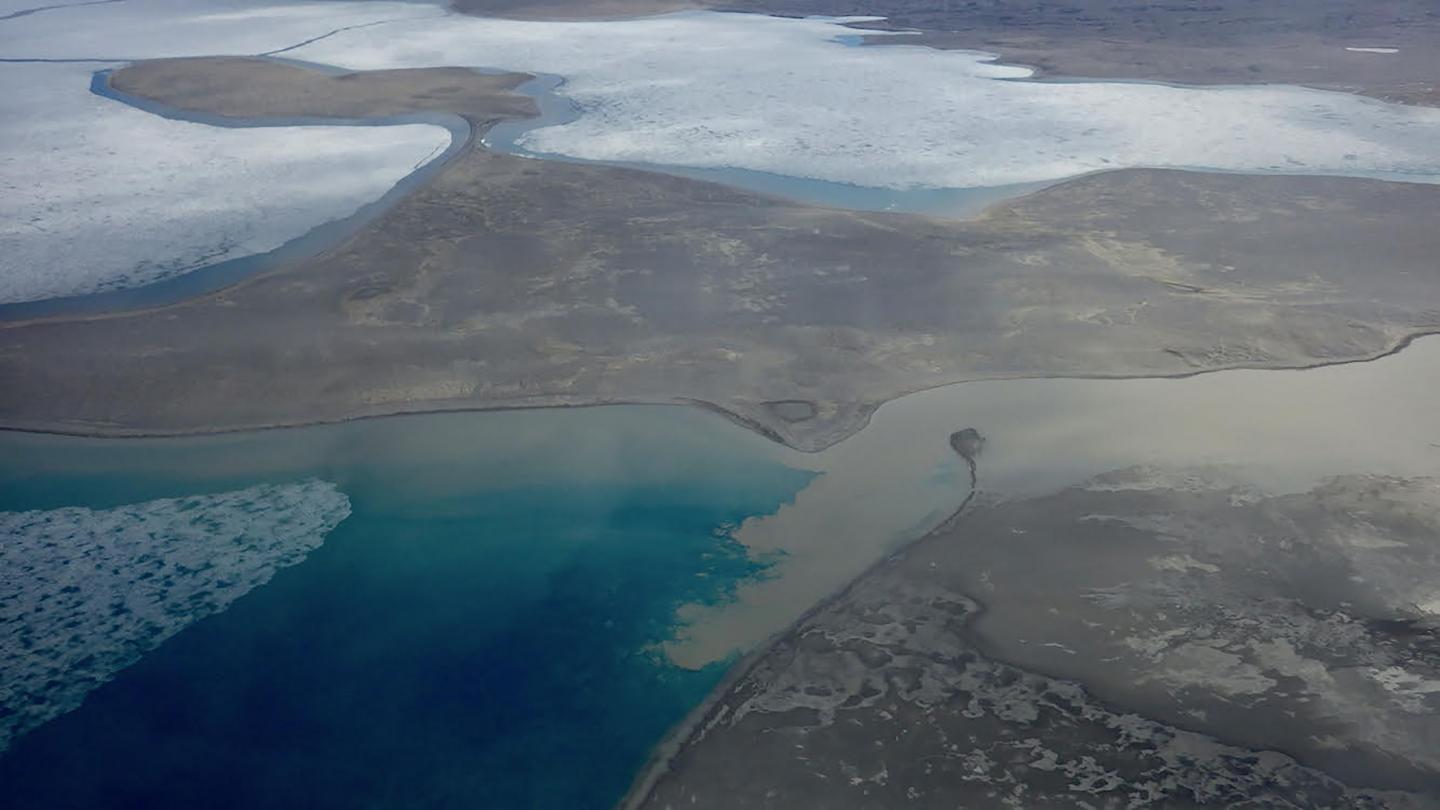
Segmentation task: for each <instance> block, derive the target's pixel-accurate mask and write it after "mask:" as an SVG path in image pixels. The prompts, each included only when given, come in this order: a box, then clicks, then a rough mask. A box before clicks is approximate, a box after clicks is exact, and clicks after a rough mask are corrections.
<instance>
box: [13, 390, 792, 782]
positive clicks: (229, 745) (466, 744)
mask: <svg viewBox="0 0 1440 810" xmlns="http://www.w3.org/2000/svg"><path fill="white" fill-rule="evenodd" d="M781 455H782V453H781V451H779V450H778V449H777V448H772V447H770V446H769V445H768V444H767V443H766V442H765V441H764V440H762V439H759V438H758V437H755V436H752V435H750V434H748V432H746V431H743V430H742V429H740V428H738V427H736V426H733V425H730V424H728V423H726V422H725V421H723V420H721V419H719V418H717V417H714V416H711V415H708V414H703V413H700V412H698V411H694V410H691V409H685V408H664V407H616V408H592V409H581V410H566V411H529V412H508V413H489V414H450V415H440V416H422V417H400V418H393V419H384V420H374V421H368V422H358V423H351V424H347V425H336V426H327V427H316V428H306V429H301V430H287V431H270V432H263V433H255V434H240V435H234V436H221V437H210V438H200V439H183V440H120V441H114V440H111V441H99V440H83V439H66V438H56V437H42V436H33V435H20V434H11V435H8V436H0V510H5V511H15V510H24V509H51V508H56V507H58V506H64V505H85V506H91V507H94V508H105V507H110V506H114V505H117V504H123V503H132V502H136V501H140V500H144V499H149V498H157V497H172V496H176V495H182V494H195V493H201V492H218V491H224V490H226V489H229V488H233V487H235V486H247V485H251V484H254V483H256V482H258V481H265V482H278V481H287V480H299V479H301V478H305V477H318V478H322V479H324V480H329V481H334V482H335V483H337V484H338V485H339V487H340V489H341V490H342V491H343V492H344V493H345V494H346V495H348V497H349V498H350V501H351V508H352V513H351V515H350V517H349V518H348V519H347V520H345V521H344V522H343V523H341V524H340V526H339V527H338V528H337V529H335V530H334V531H333V532H332V533H331V534H330V535H329V536H328V538H327V539H326V541H325V543H324V545H323V546H321V547H320V548H319V549H317V550H316V551H314V552H312V553H311V554H310V556H309V557H308V558H307V559H306V560H305V561H304V562H301V563H300V564H298V565H296V566H294V567H291V568H287V569H284V570H282V571H280V572H279V574H278V575H276V577H275V578H274V579H273V580H272V581H271V582H270V583H268V584H266V585H263V586H261V587H259V588H258V589H256V590H254V591H252V592H251V593H249V594H248V595H246V596H244V597H242V598H241V599H240V600H239V601H237V602H235V603H234V605H232V606H231V607H230V608H229V609H228V610H226V611H225V612H223V613H219V614H217V615H214V616H211V617H209V618H206V619H202V620H200V621H198V622H196V623H194V624H192V625H190V626H189V627H188V628H187V629H185V630H182V631H181V632H180V633H179V634H178V635H176V636H174V637H173V638H171V639H169V640H168V641H166V642H165V643H164V644H162V645H161V646H160V647H159V648H158V649H157V650H155V651H153V652H151V653H149V654H148V655H147V656H145V657H144V658H142V659H141V660H140V662H139V663H137V664H135V665H133V666H131V667H130V668H128V669H125V670H123V671H122V672H120V673H119V675H118V676H117V677H116V678H115V679H114V680H112V681H110V682H109V683H107V684H105V685H103V686H101V687H99V688H98V689H96V690H95V691H93V692H91V693H90V695H89V697H88V698H87V699H86V701H85V703H84V705H83V706H82V707H81V708H80V709H79V710H77V711H75V712H72V713H70V714H67V715H63V716H61V717H59V718H57V719H55V720H52V721H50V722H49V723H48V724H46V725H43V726H41V727H40V728H38V729H37V730H35V731H33V732H31V733H30V734H28V735H26V736H24V737H21V738H20V739H19V740H18V741H17V742H16V743H15V745H14V746H13V747H12V748H11V749H10V750H9V751H8V752H7V753H5V754H3V755H0V785H3V793H4V800H5V806H6V807H15V808H22V807H27V808H28V807H33V808H42V807H43V808H69V807H75V808H80V807H83V808H130V807H134V808H150V809H151V810H154V809H156V808H171V807H175V808H180V807H183V808H202V807H203V808H231V807H234V808H242V807H243V808H258V807H306V808H330V807H333V808H346V809H347V810H355V809H356V808H381V807H385V808H389V807H436V808H448V807H457V808H459V807H464V808H557V809H558V808H566V809H567V810H572V809H576V808H608V807H611V806H612V805H613V804H614V802H615V801H616V800H617V799H619V797H620V796H621V795H622V794H623V793H624V791H625V789H626V788H627V787H628V785H629V783H630V781H631V779H632V778H633V776H634V774H635V772H636V770H637V769H638V768H639V767H640V766H641V765H642V764H643V763H644V761H645V759H646V756H647V754H648V752H649V750H650V748H651V747H652V746H653V745H654V744H655V743H656V742H658V741H659V740H660V738H661V737H662V736H663V734H664V733H665V731H666V730H667V729H668V728H670V727H671V726H672V725H673V724H675V723H676V722H678V721H679V720H680V719H682V718H683V717H684V715H685V714H686V713H687V711H689V710H690V709H691V708H692V707H694V706H695V705H696V704H697V703H698V702H699V701H700V700H701V699H702V698H703V697H704V696H705V695H706V693H707V692H708V691H709V690H710V689H711V687H712V686H714V685H715V683H716V682H717V681H718V680H719V678H720V677H721V675H722V674H723V667H722V666H719V665H717V666H712V667H710V668H708V669H705V670H701V671H686V670H682V669H679V668H677V667H674V666H672V665H671V664H669V663H668V662H667V661H666V660H664V658H663V657H662V656H660V655H659V654H658V653H657V652H656V651H655V650H654V645H655V644H657V643H658V642H660V641H663V640H665V639H666V638H668V637H669V636H670V634H671V633H673V631H674V629H675V628H674V626H673V623H674V610H675V608H676V607H677V606H678V605H680V604H682V603H686V602H693V601H700V602H712V601H715V600H717V599H722V598H724V597H725V595H726V593H727V592H728V591H729V589H731V588H733V586H734V585H735V583H736V582H738V581H740V580H741V579H743V578H745V577H749V576H753V575H754V574H756V573H757V571H758V570H759V569H758V566H757V565H756V564H755V563H754V562H752V561H750V560H748V559H747V558H746V557H745V555H744V553H743V550H742V549H741V548H740V547H739V546H738V545H737V544H735V543H734V542H733V541H732V540H730V539H729V537H728V535H727V534H726V530H727V528H728V527H732V526H734V525H735V524H737V523H738V522H740V521H742V520H743V519H745V518H746V517H748V516H750V515H756V514H764V513H769V512H773V511H775V510H776V509H777V508H778V507H779V506H780V505H781V504H782V503H783V502H784V501H786V500H788V499H789V498H791V497H793V495H794V494H795V492H797V491H798V490H799V489H800V488H802V487H803V486H804V485H805V484H806V483H807V482H808V481H809V480H810V479H811V478H812V477H813V474H812V473H810V472H807V471H803V470H798V469H793V468H792V467H789V466H786V465H785V464H784V463H782V462H781V460H780V457H781Z"/></svg>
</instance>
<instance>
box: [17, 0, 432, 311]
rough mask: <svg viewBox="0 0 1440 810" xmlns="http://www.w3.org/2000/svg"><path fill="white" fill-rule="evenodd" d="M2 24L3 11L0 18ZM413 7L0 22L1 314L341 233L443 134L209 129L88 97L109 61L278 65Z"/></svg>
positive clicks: (75, 15)
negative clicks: (232, 60)
mask: <svg viewBox="0 0 1440 810" xmlns="http://www.w3.org/2000/svg"><path fill="white" fill-rule="evenodd" d="M3 13H4V10H3V9H0V14H3ZM403 13H408V14H411V15H414V14H417V13H433V9H432V8H429V7H425V6H408V7H406V6H400V7H399V8H398V9H397V8H394V7H384V8H381V9H376V8H374V7H372V6H371V5H370V4H364V3H360V4H353V5H351V4H343V3H334V4H310V5H303V4H302V5H299V6H289V7H286V6H267V5H265V4H256V5H254V6H250V7H248V8H247V7H246V6H244V5H229V4H224V3H213V2H212V3H195V2H179V3H174V2H169V3H167V2H151V3H144V2H136V3H131V2H126V3H118V4H112V5H104V6H87V7H78V8H71V9H53V10H50V11H47V12H44V13H36V14H32V15H28V16H24V17H16V18H12V19H9V20H0V58H3V59H27V58H39V59H66V58H80V59H96V58H100V59H114V60H122V61H116V62H94V61H88V62H80V63H51V62H30V63H26V62H20V63H8V64H5V63H0V304H5V303H15V302H23V301H34V300H40V299H46V298H55V297H62V296H74V295H83V294H89V293H95V292H101V291H106V290H113V289H119V288H130V287H138V286H143V285H146V284H151V283H154V282H157V281H162V280H165V279H168V278H173V277H175V276H178V275H181V274H184V273H188V272H190V271H193V270H195V269H198V268H200V267H203V266H207V265H212V264H215V263H218V262H223V261H225V260H228V259H234V258H238V257H242V256H248V255H253V254H258V253H264V252H267V251H270V250H273V249H275V248H278V247H280V246H281V245H282V244H284V243H286V242H288V241H290V240H292V239H296V238H297V237H300V236H302V235H303V234H305V233H306V232H308V231H310V230H311V229H312V228H315V227H317V226H319V225H322V224H324V223H326V222H330V221H333V220H337V219H341V218H344V217H346V216H349V215H350V214H351V213H353V212H354V211H356V209H358V208H360V207H361V206H363V205H365V204H366V203H369V202H371V201H373V200H376V199H377V198H379V197H381V196H382V195H384V194H385V193H386V191H388V190H389V189H390V188H391V187H393V186H394V185H395V184H396V183H397V182H399V181H400V180H402V179H403V178H405V177H406V176H407V175H409V174H411V173H412V172H414V171H415V170H416V169H417V168H419V167H420V166H421V165H423V164H425V163H426V162H427V161H429V160H431V159H432V158H434V157H436V156H438V155H439V154H441V152H442V151H443V150H444V149H445V147H446V146H447V145H449V144H450V133H449V132H448V131H447V130H446V129H445V128H443V127H439V126H433V125H426V124H406V125H397V126H385V127H378V126H377V127H359V126H309V127H264V128H244V129H240V128H221V127H212V126H205V125H203V124H196V123H189V122H185V121H175V120H169V119H166V118H161V117H159V116H156V115H152V114H150V113H146V112H142V111H140V110H136V109H133V108H131V107H129V106H126V105H125V104H123V103H120V102H118V101H114V100H111V99H106V98H101V97H99V96H96V95H93V94H91V92H90V81H91V74H92V73H93V72H94V71H96V70H98V69H101V68H105V67H118V66H120V65H121V64H123V60H127V59H140V58H150V57H162V56H175V55H184V54H197V53H247V52H249V53H254V52H256V51H260V50H270V49H274V48H280V47H284V46H286V45H289V44H293V43H295V42H298V41H301V40H303V39H306V38H308V37H311V36H316V35H320V34H323V33H325V32H326V31H329V30H331V29H333V28H335V27H338V26H339V25H343V24H345V23H351V24H357V23H361V22H365V21H373V20H375V19H377V18H380V17H393V16H396V15H397V14H403Z"/></svg>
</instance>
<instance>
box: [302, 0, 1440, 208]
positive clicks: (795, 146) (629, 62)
mask: <svg viewBox="0 0 1440 810" xmlns="http://www.w3.org/2000/svg"><path fill="white" fill-rule="evenodd" d="M842 22H843V20H836V19H823V18H810V19H787V18H779V17H767V16H762V15H752V14H723V13H713V12H687V13H680V14H673V15H668V16H662V17H652V18H648V19H640V20H629V21H613V22H561V23H557V22H523V21H508V20H478V19H446V20H434V19H420V20H407V21H402V22H397V23H394V24H391V25H386V26H383V27H379V28H365V29H356V30H353V31H346V32H343V33H341V34H337V35H336V36H334V37H330V38H327V39H324V40H321V41H318V42H315V43H313V44H311V45H308V46H305V47H303V48H299V49H297V50H296V51H294V52H292V54H291V55H292V56H295V57H297V58H302V59H309V60H313V61H317V62H324V63H329V64H336V65H341V66H344V67H349V68H394V67H421V66H428V65H446V64H465V65H479V64H483V65H486V66H492V67H504V68H508V69H515V70H525V71H531V72H543V73H552V74H559V75H561V76H563V77H564V78H565V80H566V83H565V85H564V86H563V87H562V88H561V92H562V93H563V94H564V95H566V96H568V97H569V98H570V99H572V100H574V102H575V103H576V104H577V105H578V107H579V109H580V111H581V115H580V117H579V118H578V119H576V120H575V121H573V122H571V123H568V124H564V125H562V126H556V127H547V128H544V129H538V130H534V131H532V132H531V133H529V134H528V135H526V136H524V137H522V138H521V139H520V141H519V145H520V146H522V147H524V148H526V149H529V150H531V151H534V152H538V153H555V154H561V155H567V156H571V157H576V158H583V159H589V160H606V161H626V162H640V163H652V164H668V165H681V166H692V167H711V168H717V167H728V168H739V169H747V170H754V171H760V172H768V173H773V174H780V175H791V176H796V177H804V178H814V179H819V180H826V181H834V182H840V183H850V184H854V185H859V186H871V187H881V188H900V189H917V188H918V189H925V188H930V189H934V188H971V187H991V186H1005V185H1011V184H1016V183H1029V182H1037V181H1046V180H1057V179H1061V178H1065V177H1071V176H1075V175H1078V174H1083V173H1086V172H1092V171H1097V170H1102V169H1116V168H1122V167H1134V166H1151V167H1193V168H1208V169H1219V170H1225V171H1266V172H1288V173H1300V174H1354V175H1376V176H1388V177H1404V178H1409V179H1415V180H1423V181H1426V182H1433V181H1434V180H1435V179H1436V177H1437V175H1440V147H1437V146H1436V144H1440V110H1436V109H1428V108H1420V107H1407V106H1403V105H1396V104H1386V103H1383V102H1379V101H1373V100H1369V99H1365V98H1360V97H1356V96H1349V95H1344V94H1339V93H1327V92H1321V91H1316V90H1308V89H1304V88H1299V87H1286V86H1254V87H1225V88H1209V89H1202V88H1194V87H1172V86H1166V85H1159V84H1142V83H1124V82H1063V83H1060V82H1036V81H1016V80H1017V79H1023V78H1025V77H1027V76H1029V75H1030V74H1031V72H1030V70H1029V69H1027V68H1023V67H1013V66H1005V65H998V64H995V63H994V62H993V61H991V58H990V57H989V56H987V55H985V54H980V53H975V52H967V51H939V50H934V49H930V48H924V47H903V46H892V47H850V46H848V45H847V44H846V43H845V41H844V39H845V38H846V37H848V36H853V35H854V34H855V30H854V29H852V28H847V27H845V26H844V25H843V24H842Z"/></svg>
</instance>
